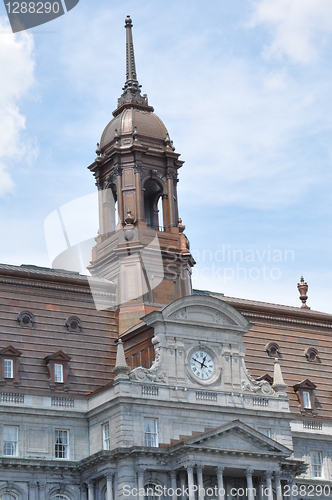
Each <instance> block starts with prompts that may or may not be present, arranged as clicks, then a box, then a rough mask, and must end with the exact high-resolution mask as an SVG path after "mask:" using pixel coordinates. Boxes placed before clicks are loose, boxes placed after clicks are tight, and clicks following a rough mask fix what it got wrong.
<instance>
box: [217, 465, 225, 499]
mask: <svg viewBox="0 0 332 500" xmlns="http://www.w3.org/2000/svg"><path fill="white" fill-rule="evenodd" d="M223 474H224V467H217V479H218V500H224V499H225V490H224V476H223Z"/></svg>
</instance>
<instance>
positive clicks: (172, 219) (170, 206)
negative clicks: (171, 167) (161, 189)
mask: <svg viewBox="0 0 332 500" xmlns="http://www.w3.org/2000/svg"><path fill="white" fill-rule="evenodd" d="M167 191H168V212H169V221H168V222H169V226H170V227H175V226H176V223H175V211H174V184H173V172H168V173H167Z"/></svg>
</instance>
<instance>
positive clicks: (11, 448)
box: [3, 425, 18, 457]
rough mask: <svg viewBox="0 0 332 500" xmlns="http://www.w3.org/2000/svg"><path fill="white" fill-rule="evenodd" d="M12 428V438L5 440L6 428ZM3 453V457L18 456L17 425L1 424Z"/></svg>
mask: <svg viewBox="0 0 332 500" xmlns="http://www.w3.org/2000/svg"><path fill="white" fill-rule="evenodd" d="M9 428H10V429H13V430H14V433H15V439H14V440H6V437H5V434H6V429H9ZM3 455H4V456H5V457H17V456H18V426H17V425H4V426H3Z"/></svg>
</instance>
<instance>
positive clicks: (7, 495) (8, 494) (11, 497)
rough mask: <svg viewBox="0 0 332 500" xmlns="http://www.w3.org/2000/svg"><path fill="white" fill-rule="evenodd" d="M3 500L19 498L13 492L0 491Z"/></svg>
mask: <svg viewBox="0 0 332 500" xmlns="http://www.w3.org/2000/svg"><path fill="white" fill-rule="evenodd" d="M0 498H1V500H17V496H16V495H13V494H12V493H0Z"/></svg>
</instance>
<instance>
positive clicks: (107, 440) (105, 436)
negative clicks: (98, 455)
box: [103, 422, 111, 450]
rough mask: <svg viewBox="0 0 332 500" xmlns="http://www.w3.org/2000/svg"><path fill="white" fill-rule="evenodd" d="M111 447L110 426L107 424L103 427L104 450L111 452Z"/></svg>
mask: <svg viewBox="0 0 332 500" xmlns="http://www.w3.org/2000/svg"><path fill="white" fill-rule="evenodd" d="M110 445H111V443H110V424H109V423H108V422H107V424H104V425H103V450H109V449H110V447H111V446H110Z"/></svg>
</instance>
